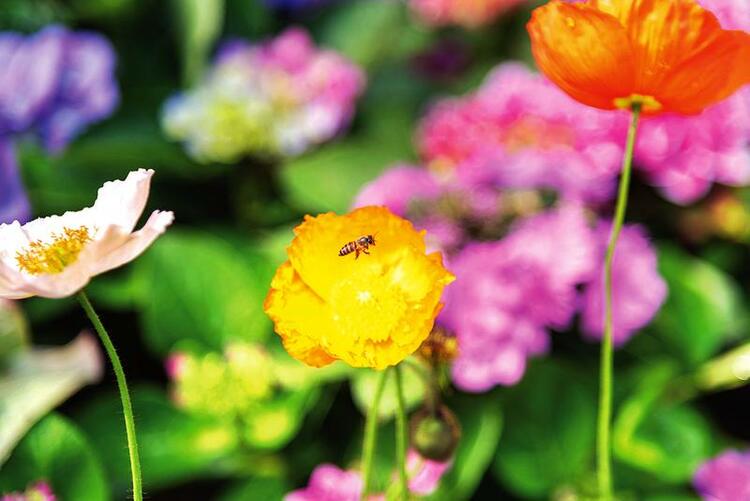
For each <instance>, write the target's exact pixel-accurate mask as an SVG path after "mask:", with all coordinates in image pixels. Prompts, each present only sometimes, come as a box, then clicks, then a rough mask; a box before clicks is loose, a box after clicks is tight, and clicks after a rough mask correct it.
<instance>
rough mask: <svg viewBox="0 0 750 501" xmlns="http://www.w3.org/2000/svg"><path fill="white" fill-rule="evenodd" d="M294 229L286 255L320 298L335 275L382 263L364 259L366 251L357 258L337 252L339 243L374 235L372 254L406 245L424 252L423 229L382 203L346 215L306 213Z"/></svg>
mask: <svg viewBox="0 0 750 501" xmlns="http://www.w3.org/2000/svg"><path fill="white" fill-rule="evenodd" d="M294 232H295V235H296V238H295V239H294V240H293V241H292V244H291V246H290V247H289V249H288V253H289V259H290V261H291V262H292V265H293V266H294V269H295V270H296V271H297V272H298V273H299V274H300V276H301V277H302V280H304V282H305V283H306V284H308V285H309V286H310V288H312V289H313V290H314V291H315V293H316V294H318V295H319V296H321V297H322V298H323V299H327V298H328V296H329V295H330V293H331V289H332V287H333V285H334V283H335V282H336V281H337V280H338V277H341V276H350V275H353V274H355V273H359V272H360V271H359V270H362V269H363V268H370V267H380V266H381V263H380V262H379V261H378V260H376V259H366V258H368V257H369V256H367V255H364V256H363V255H360V256H359V258H358V259H356V258H355V254H353V253H352V254H349V255H347V256H343V257H341V256H339V250H341V248H342V247H344V246H345V245H346V244H347V243H349V242H351V241H354V240H356V239H357V238H359V237H361V236H365V235H374V237H375V242H376V243H375V246H374V247H370V250H369V252H371V253H372V254H376V253H377V254H382V255H387V254H389V253H392V252H394V251H396V250H398V249H400V248H402V247H405V246H406V247H413V248H414V249H415V250H416V251H417V252H422V253H424V252H425V243H424V233H418V232H416V231H415V230H414V227H413V225H412V224H411V223H410V222H408V221H406V220H404V219H401V218H398V217H394V215H393V214H392V213H391V212H390V211H389V210H388V209H386V208H385V207H362V208H360V209H356V210H354V211H352V212H351V213H349V214H347V215H345V216H337V215H336V214H334V213H328V214H322V215H320V216H317V217H312V216H307V217H305V221H304V223H302V224H301V225H300V226H298V227H297V228H295V230H294ZM334 270H335V272H334Z"/></svg>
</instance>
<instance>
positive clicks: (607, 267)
mask: <svg viewBox="0 0 750 501" xmlns="http://www.w3.org/2000/svg"><path fill="white" fill-rule="evenodd" d="M632 111H633V115H632V120H631V123H630V128H629V129H628V141H627V145H626V147H625V157H624V159H623V163H622V175H621V177H620V188H619V192H618V194H617V208H616V210H615V218H614V221H613V223H612V233H611V234H610V237H609V244H608V245H607V254H606V258H605V260H604V296H605V309H604V310H605V312H604V339H603V340H602V351H601V367H600V382H599V423H598V434H597V479H598V484H599V494H600V498H601V499H603V500H606V501H609V500H611V499H612V459H611V453H612V439H611V425H612V365H613V358H614V355H613V330H614V325H613V318H612V261H613V259H614V255H615V248H616V246H617V240H618V239H619V238H620V232H621V231H622V224H623V222H624V221H625V212H626V210H627V206H628V191H629V189H630V175H631V171H632V166H633V151H634V150H635V140H636V137H637V134H638V119H639V118H640V115H641V106H640V105H639V104H634V105H633V110H632Z"/></svg>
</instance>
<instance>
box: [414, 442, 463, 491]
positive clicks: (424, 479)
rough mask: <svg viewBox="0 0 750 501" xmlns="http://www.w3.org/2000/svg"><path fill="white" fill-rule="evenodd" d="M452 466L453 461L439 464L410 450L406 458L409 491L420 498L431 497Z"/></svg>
mask: <svg viewBox="0 0 750 501" xmlns="http://www.w3.org/2000/svg"><path fill="white" fill-rule="evenodd" d="M452 465H453V462H452V461H445V462H439V461H432V460H429V459H425V458H423V457H422V456H420V455H419V453H418V452H417V451H415V450H413V449H410V450H409V453H408V455H407V457H406V469H407V471H408V472H409V490H410V491H411V492H413V493H414V494H417V495H419V496H429V495H430V494H432V493H433V492H435V490H436V489H437V488H438V486H439V485H440V480H441V479H442V478H443V475H445V473H446V472H447V471H448V470H449V469H450V467H451V466H452Z"/></svg>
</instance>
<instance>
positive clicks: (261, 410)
mask: <svg viewBox="0 0 750 501" xmlns="http://www.w3.org/2000/svg"><path fill="white" fill-rule="evenodd" d="M319 397H320V390H318V389H316V388H310V389H305V390H301V391H296V392H285V393H282V394H279V395H276V396H275V397H274V399H273V400H269V401H267V402H263V403H260V404H259V405H258V406H257V407H256V408H253V410H252V412H250V413H249V414H248V415H246V416H243V421H244V438H245V440H246V441H247V443H248V444H249V445H250V446H252V447H253V448H255V449H262V450H275V449H279V448H281V447H283V446H285V445H286V444H287V443H289V441H290V440H292V439H293V438H294V436H295V435H296V434H297V432H298V431H299V429H300V428H301V427H302V424H303V422H304V419H305V415H306V414H307V412H308V411H309V410H310V409H311V408H312V407H313V406H314V405H315V402H317V400H318V398H319Z"/></svg>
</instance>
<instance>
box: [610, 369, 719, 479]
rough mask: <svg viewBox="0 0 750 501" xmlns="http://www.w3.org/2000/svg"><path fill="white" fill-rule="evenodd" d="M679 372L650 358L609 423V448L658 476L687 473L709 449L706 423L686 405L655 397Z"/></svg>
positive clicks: (711, 446)
mask: <svg viewBox="0 0 750 501" xmlns="http://www.w3.org/2000/svg"><path fill="white" fill-rule="evenodd" d="M677 373H678V368H677V367H675V365H674V364H673V363H669V362H667V363H660V362H658V361H653V362H652V363H651V364H649V366H648V367H647V368H646V369H645V370H644V372H643V373H642V374H640V377H639V385H638V387H637V388H636V389H635V391H634V392H633V395H632V396H631V397H630V398H629V399H628V400H626V401H625V402H624V403H623V404H622V406H621V408H620V410H619V412H618V414H617V418H616V420H615V423H614V426H613V435H612V438H613V451H614V453H615V456H616V457H617V458H618V459H619V460H620V461H622V462H623V463H626V464H628V465H629V466H630V467H632V468H635V469H637V470H641V471H645V472H648V473H649V474H651V475H652V476H654V477H655V478H658V479H659V480H660V481H662V482H667V483H675V484H679V483H682V482H685V481H687V480H689V479H690V477H691V476H692V474H693V473H694V472H695V469H696V468H697V467H698V465H699V464H700V463H701V462H703V461H704V460H706V459H707V458H708V457H709V456H710V455H711V453H712V452H713V451H714V449H715V446H714V442H713V439H712V435H713V432H712V430H711V427H710V425H709V423H708V422H707V421H706V419H705V418H703V417H702V416H701V415H700V414H699V413H698V412H696V411H695V410H694V409H692V408H691V407H689V406H687V405H668V404H663V403H660V400H661V397H662V395H663V393H664V390H665V388H666V386H667V385H668V384H669V383H671V382H672V381H673V380H674V378H675V376H676V375H677Z"/></svg>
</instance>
